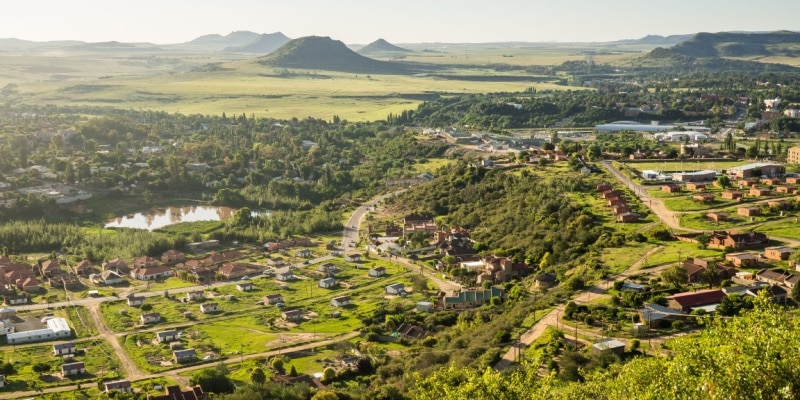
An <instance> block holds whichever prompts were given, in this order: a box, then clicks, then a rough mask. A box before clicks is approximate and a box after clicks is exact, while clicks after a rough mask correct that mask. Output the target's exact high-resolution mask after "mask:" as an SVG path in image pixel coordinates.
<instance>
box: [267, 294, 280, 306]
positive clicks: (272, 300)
mask: <svg viewBox="0 0 800 400" xmlns="http://www.w3.org/2000/svg"><path fill="white" fill-rule="evenodd" d="M278 303H283V296H281V295H280V294H277V293H274V294H268V295H266V296H264V304H278Z"/></svg>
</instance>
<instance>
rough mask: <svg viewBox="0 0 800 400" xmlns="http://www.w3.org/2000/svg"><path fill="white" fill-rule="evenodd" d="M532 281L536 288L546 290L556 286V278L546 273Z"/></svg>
mask: <svg viewBox="0 0 800 400" xmlns="http://www.w3.org/2000/svg"><path fill="white" fill-rule="evenodd" d="M534 279H535V280H536V287H537V288H542V289H546V288H551V287H553V286H555V285H556V276H555V275H553V274H549V273H547V272H545V273H542V274H539V275H537V276H536V278H534Z"/></svg>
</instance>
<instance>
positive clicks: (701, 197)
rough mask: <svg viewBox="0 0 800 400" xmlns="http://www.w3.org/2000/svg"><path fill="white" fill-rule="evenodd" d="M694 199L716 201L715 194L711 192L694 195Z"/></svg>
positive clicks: (702, 201)
mask: <svg viewBox="0 0 800 400" xmlns="http://www.w3.org/2000/svg"><path fill="white" fill-rule="evenodd" d="M692 200H694V201H699V202H701V203H707V202H710V201H714V195H713V194H711V193H697V194H695V195H693V196H692Z"/></svg>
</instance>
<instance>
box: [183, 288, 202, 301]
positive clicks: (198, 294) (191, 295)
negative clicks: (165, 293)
mask: <svg viewBox="0 0 800 400" xmlns="http://www.w3.org/2000/svg"><path fill="white" fill-rule="evenodd" d="M204 298H205V293H203V291H202V290H194V291H191V292H186V297H184V299H185V301H201V300H203V299H204Z"/></svg>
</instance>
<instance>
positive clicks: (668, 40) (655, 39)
mask: <svg viewBox="0 0 800 400" xmlns="http://www.w3.org/2000/svg"><path fill="white" fill-rule="evenodd" d="M693 36H694V35H692V34H689V35H669V36H661V35H647V36H645V37H643V38H641V39H631V40H618V41H615V42H611V44H619V45H637V44H639V45H651V46H674V45H676V44H678V43H682V42H685V41H687V40H689V39H691V38H692V37H693Z"/></svg>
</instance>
